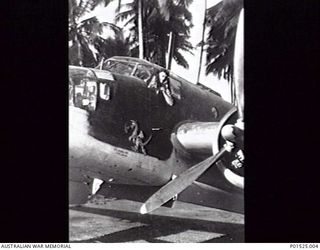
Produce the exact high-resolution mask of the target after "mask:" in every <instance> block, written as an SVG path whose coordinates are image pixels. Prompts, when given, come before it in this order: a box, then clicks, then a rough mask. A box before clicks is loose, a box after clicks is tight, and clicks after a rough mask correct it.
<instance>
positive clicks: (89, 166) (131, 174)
mask: <svg viewBox="0 0 320 250" xmlns="http://www.w3.org/2000/svg"><path fill="white" fill-rule="evenodd" d="M87 115H88V114H87V112H86V111H85V112H84V110H81V109H79V108H76V107H70V109H69V116H70V118H71V119H70V123H69V124H70V125H69V168H70V169H73V170H75V169H77V170H78V172H79V173H82V174H83V175H84V176H86V175H89V176H90V177H91V178H99V179H103V180H107V181H110V182H112V183H118V184H135V185H154V186H158V185H163V184H164V183H166V182H167V181H168V180H169V179H170V177H171V173H170V171H169V169H168V167H167V166H166V165H165V164H164V163H163V162H161V161H159V160H157V159H156V158H153V157H149V156H144V155H142V154H139V153H135V152H132V151H129V150H125V149H120V148H117V147H114V146H111V145H109V144H107V143H103V142H101V141H98V140H97V139H95V138H93V137H92V136H90V135H89V134H88V133H87V132H88V131H87V128H88V124H87ZM72 121H76V122H72Z"/></svg>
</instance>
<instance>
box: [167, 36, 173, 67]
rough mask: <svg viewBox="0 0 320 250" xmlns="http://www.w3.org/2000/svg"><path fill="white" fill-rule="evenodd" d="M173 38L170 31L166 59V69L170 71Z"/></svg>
mask: <svg viewBox="0 0 320 250" xmlns="http://www.w3.org/2000/svg"><path fill="white" fill-rule="evenodd" d="M173 37H174V34H173V33H172V31H171V32H170V34H169V44H168V58H167V69H168V70H170V69H171V62H172V54H173V53H172V52H173Z"/></svg>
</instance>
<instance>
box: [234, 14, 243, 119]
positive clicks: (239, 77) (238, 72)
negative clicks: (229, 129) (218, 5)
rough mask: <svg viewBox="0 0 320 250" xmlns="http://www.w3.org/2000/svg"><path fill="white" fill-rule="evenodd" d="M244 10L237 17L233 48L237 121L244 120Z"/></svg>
mask: <svg viewBox="0 0 320 250" xmlns="http://www.w3.org/2000/svg"><path fill="white" fill-rule="evenodd" d="M243 15H244V10H243V9H242V10H241V12H240V15H239V21H238V26H237V33H236V39H235V48H234V60H233V61H234V83H235V94H236V101H237V107H238V113H239V119H241V120H243V118H244V66H243V65H244V63H243V57H244V39H243V36H244V16H243Z"/></svg>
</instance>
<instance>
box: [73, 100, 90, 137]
mask: <svg viewBox="0 0 320 250" xmlns="http://www.w3.org/2000/svg"><path fill="white" fill-rule="evenodd" d="M74 129H75V130H78V131H79V132H81V133H85V134H87V133H88V130H89V122H88V111H86V110H84V109H80V108H77V107H73V106H69V133H70V131H71V130H74Z"/></svg>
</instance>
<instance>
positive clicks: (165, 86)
mask: <svg viewBox="0 0 320 250" xmlns="http://www.w3.org/2000/svg"><path fill="white" fill-rule="evenodd" d="M148 88H155V89H156V93H157V94H158V93H159V91H161V93H162V95H163V97H164V99H165V101H166V103H167V104H168V105H169V106H172V105H173V97H172V95H171V89H170V79H169V74H168V72H166V71H164V70H163V71H160V72H159V73H158V74H155V75H154V76H153V78H152V79H151V81H150V83H149V85H148Z"/></svg>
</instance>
